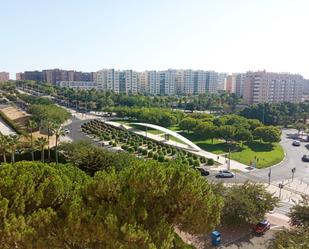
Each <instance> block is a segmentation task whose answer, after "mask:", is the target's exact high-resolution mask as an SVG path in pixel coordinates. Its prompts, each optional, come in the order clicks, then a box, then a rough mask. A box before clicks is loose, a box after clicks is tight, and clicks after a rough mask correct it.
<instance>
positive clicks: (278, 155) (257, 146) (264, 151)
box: [181, 132, 284, 168]
mask: <svg viewBox="0 0 309 249" xmlns="http://www.w3.org/2000/svg"><path fill="white" fill-rule="evenodd" d="M181 135H183V136H184V137H186V138H188V139H189V140H191V141H192V142H193V143H195V144H196V145H197V146H199V147H200V148H202V149H203V150H206V151H209V152H211V153H214V154H226V153H228V152H229V147H230V145H229V144H227V143H225V142H223V141H222V140H218V139H214V141H213V143H212V141H211V140H201V139H200V138H198V137H196V136H194V135H193V134H187V133H185V132H182V133H181ZM283 158H284V151H283V149H282V147H281V145H280V144H279V143H274V144H273V145H270V144H267V143H261V142H259V141H253V142H252V143H250V144H244V145H243V146H242V147H240V146H239V145H235V144H233V145H231V159H233V160H235V161H238V162H240V163H243V164H246V165H251V164H252V163H253V162H254V161H256V165H257V168H266V167H269V166H272V165H274V164H277V163H279V162H281V161H282V160H283Z"/></svg>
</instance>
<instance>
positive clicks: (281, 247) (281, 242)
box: [268, 227, 309, 249]
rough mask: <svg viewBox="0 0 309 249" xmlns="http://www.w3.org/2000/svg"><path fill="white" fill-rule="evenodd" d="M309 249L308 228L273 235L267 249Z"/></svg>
mask: <svg viewBox="0 0 309 249" xmlns="http://www.w3.org/2000/svg"><path fill="white" fill-rule="evenodd" d="M307 248H309V229H308V227H298V228H294V229H290V230H287V229H285V230H283V231H280V232H277V233H276V234H275V238H274V240H272V241H271V243H270V245H269V246H268V249H307Z"/></svg>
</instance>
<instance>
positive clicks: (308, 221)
mask: <svg viewBox="0 0 309 249" xmlns="http://www.w3.org/2000/svg"><path fill="white" fill-rule="evenodd" d="M289 217H290V218H291V223H292V224H296V225H299V226H305V227H309V196H308V195H303V196H302V199H301V200H300V201H299V202H298V203H297V204H296V205H294V206H293V207H292V208H291V210H290V213H289Z"/></svg>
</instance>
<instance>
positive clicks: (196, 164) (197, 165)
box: [193, 160, 201, 167]
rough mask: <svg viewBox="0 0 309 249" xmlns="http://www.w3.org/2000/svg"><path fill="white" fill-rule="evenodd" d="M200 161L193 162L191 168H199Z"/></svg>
mask: <svg viewBox="0 0 309 249" xmlns="http://www.w3.org/2000/svg"><path fill="white" fill-rule="evenodd" d="M200 164H201V163H200V161H199V160H195V161H194V162H193V166H194V167H199V166H200Z"/></svg>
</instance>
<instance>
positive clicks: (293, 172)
mask: <svg viewBox="0 0 309 249" xmlns="http://www.w3.org/2000/svg"><path fill="white" fill-rule="evenodd" d="M291 171H292V182H293V180H294V174H295V172H296V168H293V169H292V170H291Z"/></svg>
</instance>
